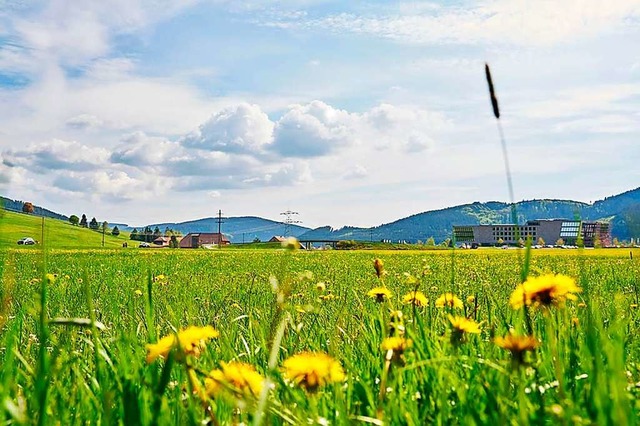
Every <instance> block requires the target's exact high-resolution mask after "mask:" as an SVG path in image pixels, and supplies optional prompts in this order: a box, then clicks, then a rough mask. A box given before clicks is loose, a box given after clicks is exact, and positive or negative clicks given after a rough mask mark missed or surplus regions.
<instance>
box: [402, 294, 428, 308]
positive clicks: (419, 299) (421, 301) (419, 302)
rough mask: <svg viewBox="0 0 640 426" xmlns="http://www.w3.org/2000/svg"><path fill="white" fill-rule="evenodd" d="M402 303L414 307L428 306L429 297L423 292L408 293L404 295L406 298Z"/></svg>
mask: <svg viewBox="0 0 640 426" xmlns="http://www.w3.org/2000/svg"><path fill="white" fill-rule="evenodd" d="M402 303H404V304H405V305H409V304H411V305H414V306H419V307H421V306H427V304H428V303H429V300H428V299H427V296H425V295H424V293H423V292H421V291H417V290H416V291H412V292H410V293H407V294H405V295H404V297H403V298H402Z"/></svg>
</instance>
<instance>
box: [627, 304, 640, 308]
mask: <svg viewBox="0 0 640 426" xmlns="http://www.w3.org/2000/svg"><path fill="white" fill-rule="evenodd" d="M629 307H630V308H631V309H636V308H637V307H638V304H637V303H632V304H631V305H629Z"/></svg>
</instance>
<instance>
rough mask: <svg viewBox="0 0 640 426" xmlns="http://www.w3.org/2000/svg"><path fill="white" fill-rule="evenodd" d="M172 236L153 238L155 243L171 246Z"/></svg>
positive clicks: (159, 245) (156, 244)
mask: <svg viewBox="0 0 640 426" xmlns="http://www.w3.org/2000/svg"><path fill="white" fill-rule="evenodd" d="M170 242H171V237H158V238H156V239H155V240H153V245H154V246H158V247H169V243H170Z"/></svg>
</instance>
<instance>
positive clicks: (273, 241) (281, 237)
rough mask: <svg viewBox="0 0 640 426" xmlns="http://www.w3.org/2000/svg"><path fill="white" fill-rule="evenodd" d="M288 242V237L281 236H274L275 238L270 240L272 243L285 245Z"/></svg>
mask: <svg viewBox="0 0 640 426" xmlns="http://www.w3.org/2000/svg"><path fill="white" fill-rule="evenodd" d="M285 241H287V237H283V236H281V235H274V236H273V237H271V239H270V240H269V242H270V243H283V242H285Z"/></svg>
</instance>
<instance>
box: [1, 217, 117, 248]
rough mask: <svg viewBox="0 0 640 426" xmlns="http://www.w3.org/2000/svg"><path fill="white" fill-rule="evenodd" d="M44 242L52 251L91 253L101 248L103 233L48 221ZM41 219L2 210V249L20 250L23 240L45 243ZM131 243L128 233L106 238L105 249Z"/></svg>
mask: <svg viewBox="0 0 640 426" xmlns="http://www.w3.org/2000/svg"><path fill="white" fill-rule="evenodd" d="M44 224H45V225H44V240H45V241H47V245H48V246H49V247H53V248H61V249H64V248H68V249H76V248H80V249H90V248H101V247H102V233H100V232H96V231H93V230H91V229H87V228H82V227H79V226H73V225H71V224H70V223H68V222H63V221H61V220H57V219H45V221H44ZM42 234H43V230H42V218H41V217H39V216H33V215H27V214H23V213H16V212H10V211H7V210H2V209H0V249H3V248H12V247H20V246H18V245H17V244H16V241H18V240H19V239H21V238H23V237H31V238H33V239H34V240H36V241H42V239H43V238H42V237H43V235H42ZM128 240H129V233H127V232H122V233H121V234H120V235H119V236H117V237H114V236H112V235H110V234H109V233H107V234H105V238H104V247H107V248H108V247H121V246H122V243H123V242H125V241H128ZM21 248H24V249H28V250H38V247H37V246H22V247H21Z"/></svg>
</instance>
